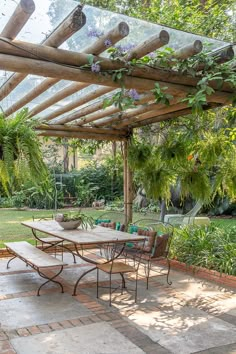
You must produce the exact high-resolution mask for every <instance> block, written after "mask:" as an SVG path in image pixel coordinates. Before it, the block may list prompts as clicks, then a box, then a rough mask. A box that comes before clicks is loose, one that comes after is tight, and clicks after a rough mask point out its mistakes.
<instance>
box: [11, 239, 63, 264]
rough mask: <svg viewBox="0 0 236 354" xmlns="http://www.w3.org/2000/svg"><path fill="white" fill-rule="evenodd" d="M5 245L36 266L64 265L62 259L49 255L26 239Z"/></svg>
mask: <svg viewBox="0 0 236 354" xmlns="http://www.w3.org/2000/svg"><path fill="white" fill-rule="evenodd" d="M5 245H6V246H7V247H8V248H9V249H10V250H11V251H13V252H14V253H15V254H16V255H18V256H19V257H22V258H23V259H25V260H26V261H28V262H29V263H31V264H32V265H34V266H35V267H37V268H47V267H56V266H62V265H66V263H64V262H63V261H60V260H59V259H57V258H55V257H52V256H50V255H49V254H47V253H45V252H43V251H41V250H40V249H38V248H36V247H34V246H32V245H31V244H30V243H28V242H26V241H19V242H6V243H5Z"/></svg>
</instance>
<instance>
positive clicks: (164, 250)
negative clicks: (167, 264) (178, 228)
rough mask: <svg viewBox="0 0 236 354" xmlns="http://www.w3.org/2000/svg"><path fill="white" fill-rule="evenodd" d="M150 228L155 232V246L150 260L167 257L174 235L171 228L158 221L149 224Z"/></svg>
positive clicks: (169, 225)
mask: <svg viewBox="0 0 236 354" xmlns="http://www.w3.org/2000/svg"><path fill="white" fill-rule="evenodd" d="M150 227H151V228H152V229H153V230H155V231H156V232H157V236H156V238H155V244H154V247H153V249H152V258H158V257H167V256H168V254H169V250H170V244H171V241H172V236H173V233H174V228H173V226H172V225H171V224H168V223H164V222H161V221H159V222H157V223H154V224H151V225H150Z"/></svg>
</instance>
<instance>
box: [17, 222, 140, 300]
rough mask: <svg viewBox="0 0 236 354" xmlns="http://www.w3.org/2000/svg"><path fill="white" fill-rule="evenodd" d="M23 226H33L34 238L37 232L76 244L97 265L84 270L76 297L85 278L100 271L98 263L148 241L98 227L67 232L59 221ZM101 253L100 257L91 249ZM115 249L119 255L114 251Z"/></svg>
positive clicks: (83, 256)
mask: <svg viewBox="0 0 236 354" xmlns="http://www.w3.org/2000/svg"><path fill="white" fill-rule="evenodd" d="M21 224H22V225H24V226H26V227H29V228H30V229H31V230H32V233H33V235H34V236H36V233H37V232H40V233H44V234H47V235H50V236H54V237H57V238H58V239H61V240H62V241H69V242H70V243H72V244H73V245H74V247H73V248H74V250H71V252H72V253H73V254H75V255H76V256H78V257H79V258H81V259H82V260H84V261H86V262H87V263H89V264H91V265H93V266H92V267H90V268H89V269H88V270H86V271H84V272H83V273H82V274H81V275H80V276H79V277H78V279H77V281H76V283H75V285H74V290H73V294H72V295H74V296H75V295H76V291H77V287H78V285H79V283H80V281H81V279H82V278H84V277H85V276H86V275H87V274H88V273H90V272H92V271H93V270H95V269H96V268H97V265H98V264H101V263H108V262H110V261H112V260H114V259H116V258H118V257H119V256H120V255H121V254H122V251H123V249H124V247H125V246H126V245H127V244H129V245H130V244H132V243H137V242H144V239H145V237H144V236H139V235H137V234H130V233H128V232H122V231H118V230H114V229H111V228H108V227H103V226H99V225H95V226H94V227H93V228H88V229H82V228H80V227H79V228H77V229H73V230H65V229H63V228H62V227H61V226H60V225H59V224H58V223H57V221H55V220H40V221H23V222H22V223H21ZM94 249H95V250H98V252H97V253H96V257H94V255H95V254H94V252H91V250H94ZM114 250H115V252H114Z"/></svg>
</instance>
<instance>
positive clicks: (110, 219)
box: [95, 210, 127, 231]
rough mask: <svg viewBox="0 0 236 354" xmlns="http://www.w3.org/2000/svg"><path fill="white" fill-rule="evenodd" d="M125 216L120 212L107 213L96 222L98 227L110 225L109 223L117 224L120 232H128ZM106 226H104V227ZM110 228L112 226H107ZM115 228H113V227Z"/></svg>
mask: <svg viewBox="0 0 236 354" xmlns="http://www.w3.org/2000/svg"><path fill="white" fill-rule="evenodd" d="M125 220H126V217H125V214H124V213H122V212H119V211H115V210H114V211H106V212H104V213H102V214H101V215H99V217H98V218H97V219H96V220H95V224H96V225H101V224H104V223H105V224H109V223H115V224H116V226H115V229H117V230H119V231H126V229H127V227H126V225H125ZM102 226H104V225H102ZM107 227H110V226H107ZM112 228H113V226H112Z"/></svg>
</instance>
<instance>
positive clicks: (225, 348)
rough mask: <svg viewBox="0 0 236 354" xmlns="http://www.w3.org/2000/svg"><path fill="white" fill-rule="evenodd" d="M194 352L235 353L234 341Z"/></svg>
mask: <svg viewBox="0 0 236 354" xmlns="http://www.w3.org/2000/svg"><path fill="white" fill-rule="evenodd" d="M195 354H236V343H234V344H228V345H223V346H221V347H214V348H210V349H207V350H203V351H201V352H196V353H195Z"/></svg>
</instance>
